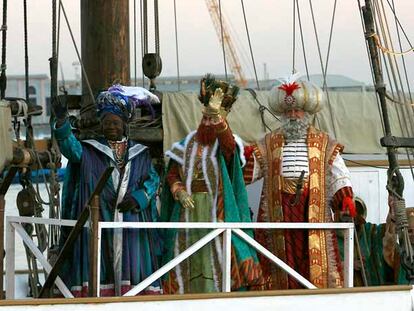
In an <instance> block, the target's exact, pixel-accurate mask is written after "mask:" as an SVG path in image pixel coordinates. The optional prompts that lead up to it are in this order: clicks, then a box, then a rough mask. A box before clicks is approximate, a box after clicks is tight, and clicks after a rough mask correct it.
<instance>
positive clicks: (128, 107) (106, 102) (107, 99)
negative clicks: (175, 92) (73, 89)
mask: <svg viewBox="0 0 414 311" xmlns="http://www.w3.org/2000/svg"><path fill="white" fill-rule="evenodd" d="M159 102H160V100H159V99H158V97H157V96H155V95H154V94H152V93H151V92H150V91H148V90H147V89H144V88H142V87H135V86H124V85H121V84H115V85H113V86H111V87H110V88H109V89H108V90H107V91H104V92H101V93H99V95H98V97H97V98H96V104H97V111H98V115H99V117H100V118H101V119H102V118H103V117H104V116H105V115H106V114H107V113H112V114H115V115H117V116H119V117H121V118H122V120H124V121H125V122H127V121H129V120H130V119H131V118H132V116H133V115H134V112H135V109H136V108H137V107H147V108H148V110H149V111H150V112H151V115H152V116H153V117H154V109H153V108H152V104H154V103H159Z"/></svg>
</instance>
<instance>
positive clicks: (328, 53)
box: [323, 0, 337, 88]
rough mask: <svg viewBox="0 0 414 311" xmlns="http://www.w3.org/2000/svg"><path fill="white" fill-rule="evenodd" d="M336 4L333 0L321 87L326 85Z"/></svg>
mask: <svg viewBox="0 0 414 311" xmlns="http://www.w3.org/2000/svg"><path fill="white" fill-rule="evenodd" d="M336 4H337V0H335V3H334V8H333V12H332V20H331V30H330V32H329V43H328V52H327V54H326V62H325V72H324V73H323V75H324V86H323V87H324V88H326V87H327V85H326V75H327V73H328V62H329V56H330V53H331V43H332V34H333V26H334V21H335V16H336Z"/></svg>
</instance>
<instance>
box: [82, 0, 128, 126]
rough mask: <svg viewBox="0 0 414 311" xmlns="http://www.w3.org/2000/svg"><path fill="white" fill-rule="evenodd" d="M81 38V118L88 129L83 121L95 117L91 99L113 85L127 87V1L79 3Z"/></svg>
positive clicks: (98, 0)
mask: <svg viewBox="0 0 414 311" xmlns="http://www.w3.org/2000/svg"><path fill="white" fill-rule="evenodd" d="M81 38H82V39H81V42H82V60H83V66H84V71H83V75H82V102H81V119H82V120H83V123H84V124H83V125H84V126H85V127H89V126H91V125H92V124H89V126H88V122H86V121H87V120H91V119H93V118H94V117H95V105H94V103H93V101H92V97H96V95H97V93H98V92H99V91H101V90H103V89H107V88H108V87H109V86H111V85H112V83H113V82H120V83H122V84H124V85H129V84H130V54H129V1H128V0H82V1H81ZM85 72H86V75H85ZM86 78H87V79H86ZM87 80H88V81H89V85H90V89H89V86H88V81H87ZM91 91H92V93H93V94H92V96H91V94H90V93H91Z"/></svg>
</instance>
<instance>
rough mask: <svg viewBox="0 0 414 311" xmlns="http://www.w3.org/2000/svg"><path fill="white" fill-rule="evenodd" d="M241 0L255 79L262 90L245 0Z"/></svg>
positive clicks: (258, 87)
mask: <svg viewBox="0 0 414 311" xmlns="http://www.w3.org/2000/svg"><path fill="white" fill-rule="evenodd" d="M240 1H241V6H242V10H243V18H244V26H245V27H246V34H247V40H248V42H249V49H250V56H251V58H252V63H253V70H254V76H255V79H256V85H257V89H258V90H260V84H259V78H258V77H257V69H256V63H255V61H254V56H253V49H252V43H251V41H250V32H249V27H248V26H247V17H246V11H245V9H244V1H243V0H240Z"/></svg>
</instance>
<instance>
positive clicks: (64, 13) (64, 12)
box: [59, 0, 95, 112]
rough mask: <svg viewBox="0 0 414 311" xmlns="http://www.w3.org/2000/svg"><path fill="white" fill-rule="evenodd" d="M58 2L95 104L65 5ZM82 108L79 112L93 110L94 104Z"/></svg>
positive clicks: (60, 1)
mask: <svg viewBox="0 0 414 311" xmlns="http://www.w3.org/2000/svg"><path fill="white" fill-rule="evenodd" d="M59 4H60V6H61V8H62V12H63V16H64V17H65V21H66V25H67V26H68V29H69V33H70V37H71V39H72V43H73V45H74V47H75V51H76V55H77V56H78V60H79V63H80V65H81V68H82V73H83V75H84V78H85V82H86V85H87V87H88V91H89V95H90V96H91V99H92V103H94V104H95V97H94V96H93V92H92V88H91V84H90V83H89V78H88V75H87V73H86V70H85V66H84V65H83V61H82V58H81V56H80V53H79V49H78V46H77V44H76V41H75V37H74V36H73V32H72V27H70V23H69V20H68V17H67V15H66V11H65V7H64V6H63V2H62V0H59ZM82 108H83V110H82V109H81V110H82V111H81V112H85V111H88V110H92V109H93V110H95V105H90V106H89V107H82Z"/></svg>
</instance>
